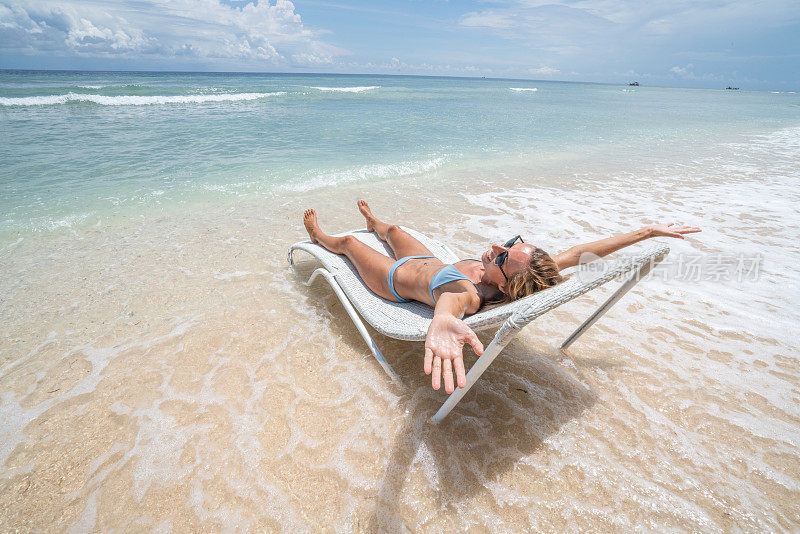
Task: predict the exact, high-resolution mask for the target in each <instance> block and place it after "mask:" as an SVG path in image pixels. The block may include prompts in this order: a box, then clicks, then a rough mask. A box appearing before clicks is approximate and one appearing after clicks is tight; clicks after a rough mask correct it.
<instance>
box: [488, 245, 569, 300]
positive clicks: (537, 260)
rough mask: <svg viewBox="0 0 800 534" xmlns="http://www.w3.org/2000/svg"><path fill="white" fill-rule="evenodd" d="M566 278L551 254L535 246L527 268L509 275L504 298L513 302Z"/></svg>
mask: <svg viewBox="0 0 800 534" xmlns="http://www.w3.org/2000/svg"><path fill="white" fill-rule="evenodd" d="M564 280H566V278H565V277H563V276H561V274H559V272H558V264H556V262H555V261H554V260H553V258H551V257H550V255H549V254H548V253H547V252H545V251H544V250H542V249H540V248H539V247H534V248H533V250H532V251H531V261H529V262H528V265H527V266H526V267H525V269H523V270H521V271H519V272H518V273H514V274H513V275H511V276H509V277H508V282H507V283H506V296H505V298H504V299H503V300H504V301H506V302H511V301H514V300H517V299H521V298H523V297H527V296H529V295H533V294H534V293H536V292H537V291H541V290H542V289H547V288H548V287H553V286H554V285H556V284H559V283H561V282H563V281H564Z"/></svg>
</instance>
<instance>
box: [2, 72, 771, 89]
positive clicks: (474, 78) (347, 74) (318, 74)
mask: <svg viewBox="0 0 800 534" xmlns="http://www.w3.org/2000/svg"><path fill="white" fill-rule="evenodd" d="M0 72H72V73H115V74H244V75H248V74H249V75H264V74H281V75H283V74H285V75H290V76H298V75H299V76H302V75H306V76H386V77H389V76H392V77H398V78H399V77H409V78H452V79H463V80H497V81H514V82H545V83H548V82H549V83H575V84H585V85H622V86H631V85H630V84H631V83H633V82H589V81H576V80H544V79H535V78H495V77H492V76H457V75H446V74H377V73H357V72H278V71H225V70H220V71H216V70H208V71H204V70H127V69H126V70H108V69H18V68H5V67H0ZM633 81H634V82H635V81H636V80H633ZM632 87H655V88H661V89H701V90H714V91H725V90H728V89H727V88H718V87H687V86H678V85H642V84H641V83H639V85H636V86H632ZM728 87H730V85H729V86H728ZM735 89H736V90H743V91H753V92H757V91H776V89H740V88H738V87H737V88H735ZM781 92H783V91H781Z"/></svg>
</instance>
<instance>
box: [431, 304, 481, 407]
mask: <svg viewBox="0 0 800 534" xmlns="http://www.w3.org/2000/svg"><path fill="white" fill-rule="evenodd" d="M480 306H481V299H480V297H479V296H478V294H477V293H475V292H474V291H463V292H459V293H442V295H441V296H440V297H439V300H438V301H437V302H436V308H435V310H434V312H433V320H432V321H431V324H430V326H429V327H428V334H427V335H426V336H425V374H426V375H431V385H432V386H433V389H439V387H440V385H441V379H442V378H444V390H445V391H446V392H448V393H452V392H453V391H454V390H455V387H454V385H453V371H454V370H455V373H456V383H457V384H458V387H460V388H463V387H465V386H466V385H467V378H466V372H465V370H464V357H463V354H462V352H461V349H462V347H463V346H464V343H469V344H470V345H472V349H473V350H474V351H475V354H477V355H478V356H480V355H481V354H483V343H481V341H480V340H479V339H478V336H476V335H475V332H473V331H472V329H470V327H469V326H467V324H466V323H465V322H464V321H462V320H461V318H462V317H464V315H465V314H468V313H475V312H476V311H478V309H479V308H480Z"/></svg>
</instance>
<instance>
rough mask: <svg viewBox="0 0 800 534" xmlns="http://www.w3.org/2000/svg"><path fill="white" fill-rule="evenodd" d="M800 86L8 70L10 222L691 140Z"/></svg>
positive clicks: (608, 157) (22, 226) (1, 93)
mask: <svg viewBox="0 0 800 534" xmlns="http://www.w3.org/2000/svg"><path fill="white" fill-rule="evenodd" d="M798 122H800V95H799V94H794V93H775V92H769V91H725V90H706V89H675V88H661V87H641V86H640V87H627V86H617V85H599V84H580V83H560V82H544V81H521V80H496V79H469V78H436V77H412V76H357V75H317V74H309V75H296V74H226V73H219V74H201V73H113V72H109V73H102V72H17V71H3V72H0V131H2V132H3V139H4V142H3V143H2V145H0V161H2V167H1V168H0V220H2V221H3V231H4V232H6V231H9V230H11V231H26V230H31V229H44V228H49V227H52V226H53V225H57V224H60V223H62V222H63V221H72V222H78V221H84V222H89V223H94V222H96V220H97V218H98V217H103V216H104V215H107V214H108V213H109V212H112V211H119V210H126V209H141V208H144V207H148V206H153V205H156V204H158V205H168V204H171V203H179V202H186V201H190V200H191V199H193V198H196V197H198V196H200V197H203V198H204V199H209V198H213V197H215V196H223V195H226V194H228V195H247V194H251V193H261V194H273V193H275V192H282V191H303V190H309V189H314V188H325V187H332V186H335V185H337V184H342V183H352V182H355V183H358V182H375V181H380V180H389V181H396V180H402V179H404V178H407V177H409V176H419V175H422V174H424V173H426V172H430V171H432V170H436V169H441V168H445V169H447V168H460V167H463V166H468V165H470V164H474V163H475V162H476V161H490V160H491V161H502V160H504V159H512V158H513V159H523V160H525V161H527V162H528V163H530V164H531V165H532V166H533V167H534V168H535V166H536V163H537V161H542V162H545V161H549V160H551V159H552V158H556V159H557V158H559V157H562V156H564V155H569V156H574V155H578V156H581V157H583V156H587V155H588V156H590V157H596V158H597V159H602V161H603V162H604V163H605V164H608V165H614V164H616V163H620V162H623V163H624V162H626V161H629V160H630V159H631V158H634V159H636V160H645V159H646V158H648V157H651V158H652V157H654V156H658V155H664V154H670V153H674V152H675V151H676V150H677V151H679V152H685V153H687V154H689V155H694V152H696V150H697V147H703V148H704V147H706V146H707V145H708V144H709V143H713V142H720V141H731V140H737V139H742V138H746V136H748V135H750V134H754V133H766V132H769V131H774V130H778V129H780V128H782V127H785V126H792V125H796V124H797V123H798Z"/></svg>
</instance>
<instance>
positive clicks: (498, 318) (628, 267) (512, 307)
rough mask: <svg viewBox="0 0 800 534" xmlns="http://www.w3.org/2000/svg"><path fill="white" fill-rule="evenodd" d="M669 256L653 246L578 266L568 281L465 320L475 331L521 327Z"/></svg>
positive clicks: (663, 250)
mask: <svg viewBox="0 0 800 534" xmlns="http://www.w3.org/2000/svg"><path fill="white" fill-rule="evenodd" d="M668 253H669V247H668V246H666V245H663V244H656V245H651V246H649V247H647V248H645V249H644V250H642V251H640V252H639V253H638V254H635V255H623V256H620V257H619V258H616V259H613V260H609V261H595V262H592V263H588V264H585V265H582V266H580V267H578V268H577V269H576V270H575V272H573V273H572V274H571V276H570V277H569V279H567V280H566V281H564V282H562V283H560V284H558V285H557V286H554V287H551V288H549V289H545V290H544V291H540V292H538V293H535V294H533V295H530V296H529V297H525V298H522V299H519V300H516V301H514V302H510V303H508V304H502V305H500V306H494V307H491V308H487V309H486V310H482V311H480V312H478V313H476V314H475V315H471V316H469V317H467V318H466V319H465V322H466V323H467V324H468V325H469V326H470V328H472V329H473V330H486V329H488V328H493V327H496V326H498V324H500V323H501V322H503V321H505V320H507V319H508V320H509V321H510V322H511V323H512V324H513V325H514V326H517V327H518V328H522V327H523V326H525V325H526V324H528V323H529V322H531V321H532V320H533V319H535V318H536V317H538V316H540V315H542V314H543V313H546V312H548V311H550V310H552V309H555V308H557V307H558V306H560V305H562V304H564V303H566V302H569V301H570V300H572V299H574V298H576V297H579V296H581V295H583V294H584V293H587V292H588V291H591V290H592V289H595V288H597V287H600V286H601V285H603V284H605V283H606V282H609V281H611V280H614V279H615V278H623V277H625V276H626V275H628V274H633V273H638V272H639V270H640V269H641V268H642V266H643V265H645V264H651V265H654V264H656V263H658V262H659V261H661V259H663V257H664V256H665V255H666V254H668Z"/></svg>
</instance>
